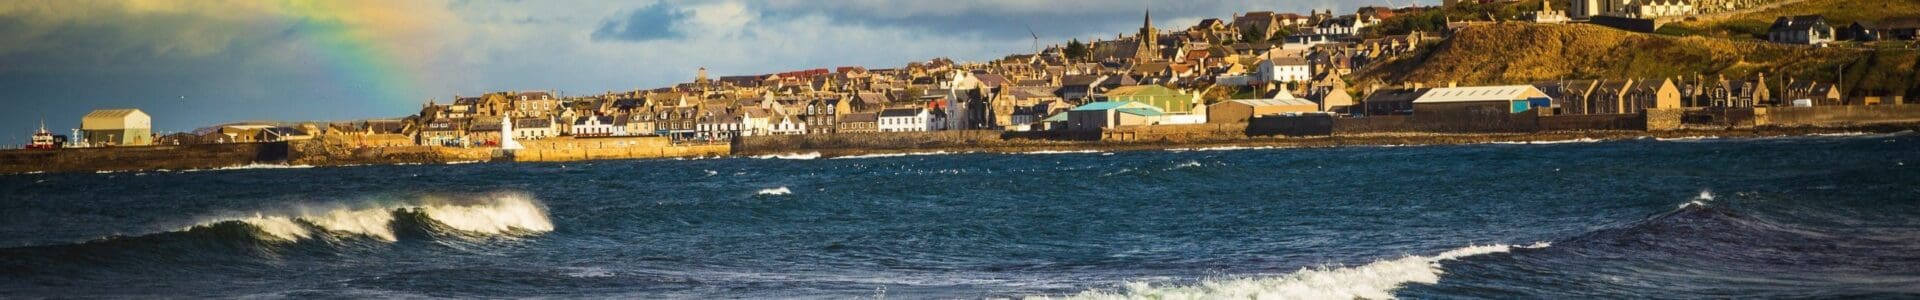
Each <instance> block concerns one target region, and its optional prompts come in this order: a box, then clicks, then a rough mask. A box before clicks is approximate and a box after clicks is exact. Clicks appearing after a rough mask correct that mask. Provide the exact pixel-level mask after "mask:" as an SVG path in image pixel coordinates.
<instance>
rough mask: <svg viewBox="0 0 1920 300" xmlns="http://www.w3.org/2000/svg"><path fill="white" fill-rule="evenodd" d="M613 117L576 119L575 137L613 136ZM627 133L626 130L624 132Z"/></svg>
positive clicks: (574, 122)
mask: <svg viewBox="0 0 1920 300" xmlns="http://www.w3.org/2000/svg"><path fill="white" fill-rule="evenodd" d="M614 128H616V127H615V126H613V117H608V116H586V117H580V118H577V119H574V121H573V131H572V132H569V133H570V134H573V136H613V135H614ZM622 131H625V130H622Z"/></svg>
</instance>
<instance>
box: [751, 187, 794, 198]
mask: <svg viewBox="0 0 1920 300" xmlns="http://www.w3.org/2000/svg"><path fill="white" fill-rule="evenodd" d="M754 194H755V195H761V196H779V195H787V194H793V190H790V189H787V187H784V186H783V187H777V188H770V189H761V190H760V191H759V192H754Z"/></svg>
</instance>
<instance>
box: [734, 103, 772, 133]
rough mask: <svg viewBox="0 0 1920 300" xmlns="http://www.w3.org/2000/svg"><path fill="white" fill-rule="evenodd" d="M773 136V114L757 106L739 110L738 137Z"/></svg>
mask: <svg viewBox="0 0 1920 300" xmlns="http://www.w3.org/2000/svg"><path fill="white" fill-rule="evenodd" d="M769 134H773V112H772V111H770V110H767V109H765V108H761V107H758V106H745V107H741V108H740V136H756V135H769Z"/></svg>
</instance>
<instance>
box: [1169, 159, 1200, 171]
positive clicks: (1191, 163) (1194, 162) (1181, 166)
mask: <svg viewBox="0 0 1920 300" xmlns="http://www.w3.org/2000/svg"><path fill="white" fill-rule="evenodd" d="M1200 166H1203V165H1202V164H1200V161H1197V160H1189V161H1187V162H1184V163H1180V164H1178V165H1173V167H1171V168H1167V171H1173V170H1179V169H1186V168H1198V167H1200Z"/></svg>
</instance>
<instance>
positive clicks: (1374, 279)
mask: <svg viewBox="0 0 1920 300" xmlns="http://www.w3.org/2000/svg"><path fill="white" fill-rule="evenodd" d="M1547 246H1549V244H1548V243H1545V242H1536V243H1534V244H1532V245H1527V246H1509V245H1500V244H1495V245H1485V246H1467V247H1465V248H1459V249H1454V250H1450V251H1447V252H1442V253H1440V254H1438V255H1434V256H1432V257H1426V256H1412V255H1410V256H1406V257H1402V258H1399V259H1393V260H1381V261H1375V262H1373V263H1369V264H1366V265H1363V266H1358V267H1348V268H1327V267H1316V268H1301V269H1300V270H1299V271H1295V272H1293V273H1290V274H1286V275H1282V276H1278V277H1266V278H1237V279H1220V280H1205V281H1201V282H1199V283H1195V284H1192V285H1185V286H1155V285H1153V284H1150V283H1144V282H1129V283H1127V284H1126V285H1125V288H1124V290H1123V291H1119V292H1106V291H1087V292H1082V293H1080V294H1077V295H1073V296H1069V297H1065V298H1064V299H1101V300H1107V299H1340V300H1345V299H1392V298H1395V297H1394V296H1393V291H1394V290H1397V289H1399V288H1400V287H1401V286H1402V285H1405V284H1407V283H1419V284H1434V283H1437V282H1440V275H1441V274H1444V272H1443V271H1441V269H1440V262H1443V261H1448V260H1455V259H1460V258H1463V257H1469V256H1475V255H1482V254H1491V253H1504V252H1508V251H1512V249H1513V248H1525V249H1537V248H1545V247H1547ZM1028 299H1052V298H1049V297H1029V298H1028Z"/></svg>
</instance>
